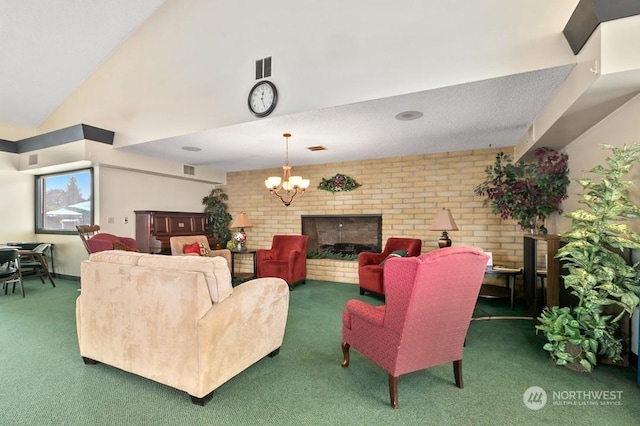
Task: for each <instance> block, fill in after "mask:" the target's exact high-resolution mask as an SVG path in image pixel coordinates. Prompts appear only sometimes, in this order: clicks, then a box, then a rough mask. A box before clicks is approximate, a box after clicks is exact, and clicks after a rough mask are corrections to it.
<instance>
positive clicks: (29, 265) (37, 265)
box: [20, 243, 56, 287]
mask: <svg viewBox="0 0 640 426" xmlns="http://www.w3.org/2000/svg"><path fill="white" fill-rule="evenodd" d="M50 250H51V244H48V243H43V244H38V245H37V246H36V247H35V248H34V249H33V250H22V251H20V267H21V269H22V271H23V275H24V271H28V275H29V276H35V277H38V278H40V281H42V284H44V278H43V277H47V278H48V279H49V281H50V282H51V285H52V286H54V287H55V286H56V283H54V282H53V277H52V276H51V273H50V272H49V266H48V264H47V256H48V254H49V251H50Z"/></svg>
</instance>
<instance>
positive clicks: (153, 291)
mask: <svg viewBox="0 0 640 426" xmlns="http://www.w3.org/2000/svg"><path fill="white" fill-rule="evenodd" d="M288 310H289V288H288V286H287V283H286V282H285V281H284V280H281V279H279V278H261V279H256V280H252V281H248V282H245V283H243V284H241V285H239V286H237V287H235V288H233V287H232V286H231V276H230V272H229V268H228V267H227V264H226V260H225V259H224V258H223V257H219V256H218V257H200V256H162V255H156V254H145V253H135V252H127V251H118V250H115V251H103V252H100V253H95V254H92V255H90V257H89V259H88V260H85V261H83V262H82V266H81V293H80V296H79V297H78V299H77V301H76V324H77V332H78V343H79V346H80V355H81V356H82V358H83V359H84V361H85V364H94V363H95V362H102V363H105V364H108V365H111V366H114V367H117V368H120V369H122V370H124V371H128V372H130V373H134V374H137V375H140V376H142V377H146V378H148V379H151V380H154V381H156V382H159V383H163V384H165V385H168V386H171V387H174V388H176V389H180V390H183V391H185V392H187V393H188V394H189V395H190V396H191V399H192V401H193V402H194V403H196V404H200V405H203V404H204V403H205V402H206V400H207V399H209V397H210V396H211V393H212V392H213V390H214V389H216V388H217V387H219V386H220V385H222V384H223V383H225V382H226V381H227V380H229V379H231V378H232V377H234V376H236V375H237V374H238V373H240V372H242V371H243V370H245V369H246V368H248V367H249V366H251V365H252V364H254V363H255V362H257V361H259V360H260V359H262V358H264V357H265V356H266V355H270V356H274V355H276V354H277V353H278V351H279V349H280V346H281V345H282V340H283V337H284V332H285V326H286V322H287V315H288Z"/></svg>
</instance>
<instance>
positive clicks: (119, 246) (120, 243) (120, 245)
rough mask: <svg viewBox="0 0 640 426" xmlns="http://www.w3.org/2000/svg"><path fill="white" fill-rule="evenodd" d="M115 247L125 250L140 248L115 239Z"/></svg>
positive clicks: (115, 248)
mask: <svg viewBox="0 0 640 426" xmlns="http://www.w3.org/2000/svg"><path fill="white" fill-rule="evenodd" d="M113 249H114V250H124V251H138V249H135V248H132V247H129V246H128V245H126V244H125V243H123V242H122V241H120V240H115V241H114V242H113Z"/></svg>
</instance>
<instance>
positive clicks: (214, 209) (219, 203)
mask: <svg viewBox="0 0 640 426" xmlns="http://www.w3.org/2000/svg"><path fill="white" fill-rule="evenodd" d="M228 199H229V196H228V195H227V194H226V193H225V192H224V190H223V189H221V188H213V189H212V190H211V192H210V193H209V194H208V195H206V196H205V197H204V198H203V199H202V204H204V212H205V213H206V214H207V232H209V234H210V235H213V236H214V237H216V239H217V241H218V245H219V246H220V247H226V246H227V242H228V241H229V240H230V239H231V231H230V230H229V224H230V223H231V219H232V217H231V215H230V214H229V212H228V211H227V203H226V202H227V200H228Z"/></svg>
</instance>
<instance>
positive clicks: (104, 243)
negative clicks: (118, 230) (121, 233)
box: [76, 225, 138, 254]
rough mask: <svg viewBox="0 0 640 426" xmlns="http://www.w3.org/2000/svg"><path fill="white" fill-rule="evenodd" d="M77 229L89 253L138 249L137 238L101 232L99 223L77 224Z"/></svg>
mask: <svg viewBox="0 0 640 426" xmlns="http://www.w3.org/2000/svg"><path fill="white" fill-rule="evenodd" d="M76 229H77V230H78V234H80V239H81V240H82V243H83V244H84V248H86V249H87V252H88V253H89V254H91V253H98V252H100V251H105V250H128V251H138V247H137V244H136V240H135V239H133V238H129V237H118V236H116V235H113V234H107V233H106V232H100V226H99V225H93V226H86V225H77V226H76Z"/></svg>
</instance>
